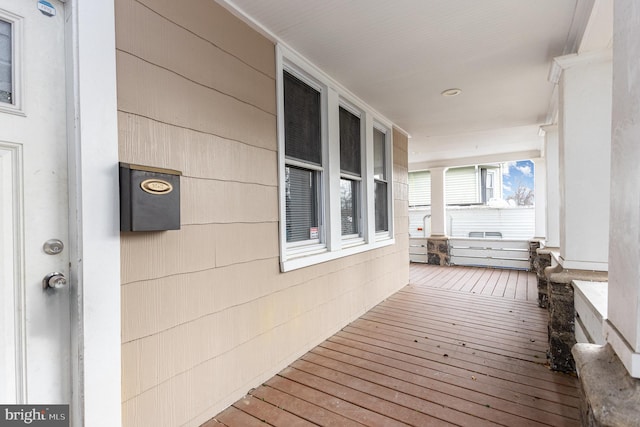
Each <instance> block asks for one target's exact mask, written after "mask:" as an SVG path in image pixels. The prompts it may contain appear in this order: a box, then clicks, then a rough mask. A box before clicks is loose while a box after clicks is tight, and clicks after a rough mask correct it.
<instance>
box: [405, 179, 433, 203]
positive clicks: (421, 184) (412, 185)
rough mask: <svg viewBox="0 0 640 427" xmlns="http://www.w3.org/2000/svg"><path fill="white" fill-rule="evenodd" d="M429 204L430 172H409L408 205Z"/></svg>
mask: <svg viewBox="0 0 640 427" xmlns="http://www.w3.org/2000/svg"><path fill="white" fill-rule="evenodd" d="M429 205H431V172H429V171H417V172H411V173H409V206H429Z"/></svg>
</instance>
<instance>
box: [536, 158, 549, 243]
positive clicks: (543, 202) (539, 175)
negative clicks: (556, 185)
mask: <svg viewBox="0 0 640 427" xmlns="http://www.w3.org/2000/svg"><path fill="white" fill-rule="evenodd" d="M546 163H547V162H546V161H545V159H544V158H538V159H533V165H534V183H533V187H534V191H533V194H534V195H535V235H534V239H536V240H545V239H546V235H547V217H546V211H547V195H546V189H547V188H546V187H547V186H546V182H547V173H546V169H547V165H546Z"/></svg>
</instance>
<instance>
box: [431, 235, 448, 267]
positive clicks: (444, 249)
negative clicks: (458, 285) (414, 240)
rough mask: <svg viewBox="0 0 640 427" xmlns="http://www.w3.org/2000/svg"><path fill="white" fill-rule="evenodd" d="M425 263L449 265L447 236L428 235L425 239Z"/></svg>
mask: <svg viewBox="0 0 640 427" xmlns="http://www.w3.org/2000/svg"><path fill="white" fill-rule="evenodd" d="M427 264H431V265H450V262H449V239H448V238H446V237H443V238H440V237H430V238H428V239H427Z"/></svg>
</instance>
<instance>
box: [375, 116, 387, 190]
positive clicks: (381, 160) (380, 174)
mask: <svg viewBox="0 0 640 427" xmlns="http://www.w3.org/2000/svg"><path fill="white" fill-rule="evenodd" d="M385 139H386V135H385V134H384V133H383V132H381V131H379V130H378V129H375V128H374V129H373V177H374V178H375V179H379V180H383V181H386V179H387V171H386V163H387V162H386V150H385V148H386V147H385V145H386V144H385Z"/></svg>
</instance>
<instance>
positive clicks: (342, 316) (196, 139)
mask: <svg viewBox="0 0 640 427" xmlns="http://www.w3.org/2000/svg"><path fill="white" fill-rule="evenodd" d="M116 33H117V40H116V43H117V46H116V47H117V52H116V55H117V56H116V59H117V73H118V74H117V77H118V109H119V117H118V119H119V124H118V126H119V147H120V160H121V161H123V162H129V163H133V164H143V165H149V166H156V167H164V168H170V169H177V170H180V171H182V174H183V175H182V178H181V192H182V199H181V213H182V220H181V222H182V225H181V230H179V231H168V232H153V233H123V234H122V235H121V244H122V272H121V278H122V286H121V292H122V404H123V425H124V426H125V427H130V426H142V425H145V426H146V425H164V426H198V425H200V424H201V423H202V422H204V421H206V420H207V419H209V418H211V417H212V416H214V415H215V414H216V413H218V412H219V411H221V410H222V409H224V408H225V407H226V406H228V405H229V404H231V403H232V402H234V401H235V400H236V399H238V398H239V397H241V396H242V395H243V394H244V393H246V392H247V391H248V390H249V389H250V388H252V387H255V386H257V385H259V384H260V383H261V382H262V381H264V380H266V379H267V378H269V377H270V376H272V375H273V374H275V373H276V372H278V371H279V370H280V369H282V368H283V367H285V366H286V365H287V364H288V363H290V362H292V361H293V360H294V359H295V358H297V357H298V356H300V355H302V354H303V353H304V352H306V351H308V350H309V349H310V348H311V347H312V346H314V345H315V344H317V343H319V342H320V341H322V340H323V339H325V338H326V337H328V336H329V335H331V334H332V333H334V332H336V331H337V330H339V329H340V328H341V327H343V326H344V325H345V324H347V323H348V322H349V321H351V320H353V319H354V318H356V317H357V316H359V315H361V314H362V313H363V312H364V311H366V310H367V309H369V308H371V307H372V306H374V305H375V304H377V303H378V302H380V301H381V300H382V299H384V298H385V297H387V296H388V295H390V294H391V293H393V292H395V291H396V290H398V289H399V288H401V287H402V286H404V285H405V284H406V283H407V282H408V260H409V258H408V208H407V204H408V202H407V199H408V176H407V167H408V163H407V156H408V155H407V137H406V136H405V135H403V134H402V133H400V132H398V131H396V130H394V132H393V138H394V150H393V155H394V170H393V188H394V195H395V198H396V200H395V203H394V209H395V218H394V221H395V223H394V224H395V233H396V235H395V239H396V244H395V245H392V246H387V247H384V248H381V249H377V250H373V251H368V252H364V253H361V254H358V255H355V256H352V257H347V258H341V259H338V260H336V261H332V262H327V263H323V264H318V265H315V266H312V267H308V268H302V269H299V270H295V271H292V272H290V273H280V270H279V258H278V253H279V251H278V241H279V240H278V193H277V183H278V181H277V171H278V162H277V152H276V149H277V143H276V115H275V114H276V88H275V69H276V67H275V63H274V62H275V54H274V45H273V44H272V43H271V42H270V41H268V40H267V39H265V38H264V37H262V36H261V35H260V34H258V33H257V32H255V31H253V30H252V29H250V28H249V27H248V26H247V25H245V24H244V23H242V22H241V21H240V20H238V19H237V18H235V17H233V16H232V15H231V14H230V13H228V12H227V11H226V10H225V9H224V8H222V7H221V6H219V5H218V4H216V3H215V2H213V1H210V0H194V1H191V2H188V3H183V2H176V1H173V0H172V1H169V0H155V1H150V0H141V1H133V0H117V1H116Z"/></svg>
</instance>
